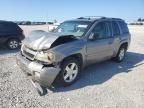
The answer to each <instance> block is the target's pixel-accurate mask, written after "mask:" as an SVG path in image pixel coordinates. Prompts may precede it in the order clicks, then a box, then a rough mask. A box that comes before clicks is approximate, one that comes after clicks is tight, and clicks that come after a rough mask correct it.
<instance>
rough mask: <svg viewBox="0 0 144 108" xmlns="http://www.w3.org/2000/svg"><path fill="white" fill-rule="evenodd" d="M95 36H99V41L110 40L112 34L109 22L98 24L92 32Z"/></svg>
mask: <svg viewBox="0 0 144 108" xmlns="http://www.w3.org/2000/svg"><path fill="white" fill-rule="evenodd" d="M92 32H93V33H94V34H95V35H97V36H98V37H97V39H104V38H108V37H110V36H111V32H110V30H109V28H108V23H107V22H100V23H98V24H97V25H96V26H95V27H94V29H93V31H92Z"/></svg>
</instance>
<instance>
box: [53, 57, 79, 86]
mask: <svg viewBox="0 0 144 108" xmlns="http://www.w3.org/2000/svg"><path fill="white" fill-rule="evenodd" d="M80 69H81V66H80V63H79V61H78V60H77V59H75V58H73V57H71V58H68V59H66V60H65V61H64V62H63V63H62V66H61V72H60V74H59V75H58V77H57V79H56V80H57V81H56V83H57V84H58V85H62V86H69V85H71V84H72V83H74V82H75V81H76V80H77V78H78V76H79V73H80Z"/></svg>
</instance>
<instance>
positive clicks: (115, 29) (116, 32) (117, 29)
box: [112, 21, 120, 36]
mask: <svg viewBox="0 0 144 108" xmlns="http://www.w3.org/2000/svg"><path fill="white" fill-rule="evenodd" d="M112 29H113V35H114V36H118V35H120V31H119V26H118V24H117V23H116V22H114V21H113V22H112Z"/></svg>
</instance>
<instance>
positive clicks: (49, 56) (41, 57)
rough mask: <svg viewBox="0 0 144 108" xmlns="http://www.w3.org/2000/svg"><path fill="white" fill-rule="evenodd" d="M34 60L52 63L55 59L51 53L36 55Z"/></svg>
mask: <svg viewBox="0 0 144 108" xmlns="http://www.w3.org/2000/svg"><path fill="white" fill-rule="evenodd" d="M36 59H37V60H40V61H43V62H48V63H52V62H53V61H54V59H55V56H54V54H53V53H51V52H45V53H44V52H40V53H38V54H37V55H36Z"/></svg>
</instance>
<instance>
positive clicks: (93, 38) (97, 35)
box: [88, 33, 99, 41]
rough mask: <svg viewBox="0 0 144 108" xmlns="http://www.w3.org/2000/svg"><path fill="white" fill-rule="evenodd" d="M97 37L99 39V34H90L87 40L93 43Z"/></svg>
mask: <svg viewBox="0 0 144 108" xmlns="http://www.w3.org/2000/svg"><path fill="white" fill-rule="evenodd" d="M98 37H99V34H97V33H91V34H90V36H89V38H88V39H89V40H91V41H95V40H96V39H97V38H98Z"/></svg>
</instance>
